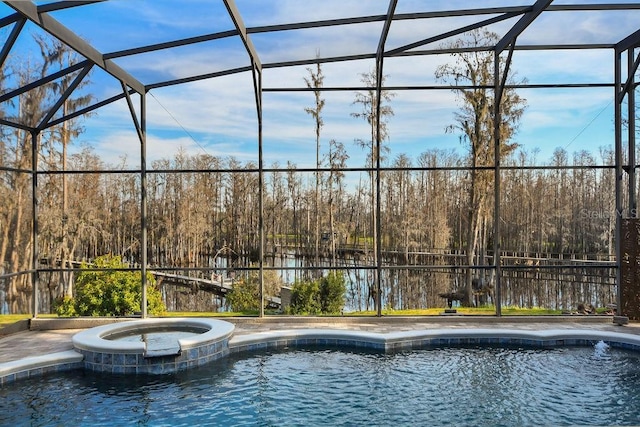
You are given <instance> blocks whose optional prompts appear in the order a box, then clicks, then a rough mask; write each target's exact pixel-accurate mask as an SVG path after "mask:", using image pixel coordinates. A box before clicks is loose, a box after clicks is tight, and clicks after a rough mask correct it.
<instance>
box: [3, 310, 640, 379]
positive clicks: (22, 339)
mask: <svg viewBox="0 0 640 427" xmlns="http://www.w3.org/2000/svg"><path fill="white" fill-rule="evenodd" d="M216 319H220V320H226V321H228V322H230V323H232V324H233V325H234V326H235V330H234V332H233V337H232V339H231V341H230V347H231V345H232V344H233V345H234V346H236V347H240V346H243V345H248V343H252V344H253V343H256V342H265V341H269V340H271V341H274V340H278V339H283V337H284V338H287V339H291V338H292V337H293V338H295V337H298V338H299V339H302V338H305V337H311V336H314V331H317V332H318V333H319V334H327V333H328V334H333V335H334V336H336V337H341V332H342V335H344V336H345V337H347V339H349V337H352V336H356V335H360V336H364V337H365V339H366V337H369V338H371V339H379V338H380V337H382V340H385V341H386V340H387V339H390V340H393V339H396V340H397V339H398V337H400V338H402V339H404V340H407V339H410V338H411V337H420V338H424V337H434V336H442V335H447V334H452V335H460V334H471V335H473V334H474V333H477V334H484V335H485V336H488V335H491V334H492V332H491V331H495V332H496V333H497V334H501V333H503V332H505V331H506V332H508V333H511V334H516V335H517V334H522V336H523V337H528V334H532V335H533V336H534V338H540V337H542V338H543V339H546V338H545V337H556V336H558V337H560V338H564V337H563V335H567V336H569V334H573V332H574V331H575V332H578V335H577V336H578V337H583V336H584V337H589V336H591V335H593V336H594V337H603V336H612V337H614V336H617V337H618V338H619V337H620V336H622V335H624V336H630V340H631V341H633V342H634V345H636V344H635V343H636V342H638V343H640V323H635V322H631V323H629V324H627V325H624V326H619V325H617V324H614V323H613V318H612V317H611V316H580V315H569V316H544V317H541V316H535V317H529V316H503V317H495V316H469V315H443V316H428V317H427V316H421V317H419V316H416V317H404V316H403V317H400V316H398V317H396V316H384V317H348V316H347V317H286V316H268V317H264V318H216ZM126 320H134V319H108V318H101V319H100V318H92V319H82V318H74V319H45V318H37V319H31V320H30V321H29V322H28V323H29V325H28V329H27V330H22V331H19V332H15V333H12V334H9V335H6V336H0V384H2V383H4V382H5V381H2V378H4V379H5V380H7V376H8V375H16V374H17V373H19V372H31V373H25V374H24V375H23V376H32V375H34V374H37V373H38V372H40V371H42V372H45V371H47V370H46V368H51V367H54V368H55V367H56V366H64V365H65V364H66V365H67V367H68V366H71V365H74V364H76V365H78V364H80V363H81V362H82V357H81V355H79V354H78V353H77V352H75V351H74V347H73V343H72V337H73V335H75V334H76V333H78V332H80V331H81V330H84V329H87V328H90V327H94V326H98V325H100V324H105V323H110V322H114V321H126ZM474 331H475V332H474ZM434 334H435V335H434ZM316 335H317V334H316ZM387 337H389V338H387ZM305 339H306V338H305ZM627 341H629V340H627ZM78 356H80V357H78ZM74 366H75V365H74ZM49 370H52V369H49ZM53 370H55V369H53ZM21 377H22V376H20V375H17V376H16V377H15V378H13V379H17V378H21ZM10 380H11V379H9V380H7V381H6V382H10Z"/></svg>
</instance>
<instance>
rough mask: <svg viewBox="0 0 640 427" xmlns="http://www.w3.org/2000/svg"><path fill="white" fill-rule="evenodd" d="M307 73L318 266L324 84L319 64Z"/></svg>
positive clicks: (317, 55)
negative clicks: (313, 142)
mask: <svg viewBox="0 0 640 427" xmlns="http://www.w3.org/2000/svg"><path fill="white" fill-rule="evenodd" d="M319 57H320V54H319V53H316V58H319ZM307 72H308V73H309V76H308V77H305V78H304V82H305V83H306V85H307V87H308V88H309V89H313V95H314V100H315V104H314V106H313V107H312V108H308V107H307V108H305V109H304V111H305V112H306V113H307V114H309V115H311V117H313V120H314V125H315V135H316V173H315V178H316V182H315V184H316V186H315V187H316V188H315V217H316V218H315V233H314V234H315V236H314V243H315V245H314V250H315V260H316V262H315V263H316V266H318V265H320V218H321V216H322V209H321V203H320V185H321V181H322V173H321V172H320V170H319V169H320V166H321V163H320V162H321V159H320V131H321V130H322V126H323V125H324V122H323V120H322V109H323V108H324V103H325V101H324V99H323V98H322V85H323V83H324V75H323V74H322V68H321V67H320V62H318V63H316V69H315V71H314V70H313V69H312V68H307Z"/></svg>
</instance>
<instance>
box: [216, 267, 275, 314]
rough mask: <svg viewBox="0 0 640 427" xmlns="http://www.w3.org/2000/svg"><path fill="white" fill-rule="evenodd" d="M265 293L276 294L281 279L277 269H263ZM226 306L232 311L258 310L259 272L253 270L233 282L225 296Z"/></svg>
mask: <svg viewBox="0 0 640 427" xmlns="http://www.w3.org/2000/svg"><path fill="white" fill-rule="evenodd" d="M263 279H264V293H265V295H278V294H279V293H280V288H281V287H282V280H281V279H280V276H279V275H278V272H277V271H273V270H267V271H263ZM225 301H226V304H227V307H230V308H231V309H232V310H233V311H240V312H256V311H259V310H260V272H258V271H253V272H251V273H250V274H249V276H248V277H247V278H245V279H239V280H237V281H236V282H234V284H233V289H232V290H231V291H230V292H229V293H228V294H227V296H226V297H225ZM265 304H266V302H265Z"/></svg>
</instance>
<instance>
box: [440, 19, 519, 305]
mask: <svg viewBox="0 0 640 427" xmlns="http://www.w3.org/2000/svg"><path fill="white" fill-rule="evenodd" d="M498 40H499V38H498V35H497V34H495V33H492V32H489V31H487V30H474V31H471V32H469V33H466V34H465V37H464V38H460V39H458V40H456V41H455V42H453V43H452V45H451V46H448V47H450V48H454V49H456V48H462V47H466V48H469V47H471V48H478V47H483V46H491V45H494V44H495V42H497V41H498ZM493 55H494V54H493V53H492V52H487V51H479V50H473V49H472V50H471V51H470V52H460V51H458V52H456V53H453V54H452V56H453V57H454V58H455V61H454V62H453V63H447V64H444V65H441V66H439V67H438V68H437V69H436V78H437V79H439V80H441V81H444V82H447V83H450V84H451V85H452V86H454V87H455V86H458V85H469V86H471V88H470V89H468V88H460V87H458V88H454V90H455V93H456V95H457V96H458V97H459V99H460V100H461V102H462V105H461V107H460V110H459V111H458V112H456V113H455V120H456V124H454V125H451V126H449V127H448V130H449V131H451V132H453V131H460V132H462V135H463V140H464V142H465V143H466V144H468V145H469V168H470V169H469V184H468V204H467V209H468V210H467V231H466V256H467V264H468V265H469V266H473V265H475V264H477V263H478V262H480V263H483V262H484V260H483V259H482V257H481V258H480V259H479V260H476V255H477V251H478V250H480V252H484V248H485V246H486V236H487V228H486V227H487V224H488V223H489V221H488V220H489V209H490V206H489V204H488V203H487V202H488V200H489V197H488V196H489V194H490V190H491V188H492V186H493V182H492V175H491V172H490V171H488V170H482V169H479V168H482V167H487V166H492V165H493V158H494V145H495V143H494V131H493V129H494V119H495V113H494V112H495V108H494V96H492V95H493V94H492V91H491V90H488V89H486V88H487V87H492V85H493V84H494V73H495V72H500V73H501V74H502V73H503V72H504V68H505V63H504V60H500V62H499V63H500V70H494V56H493ZM508 81H509V83H512V82H513V74H512V75H511V77H510V78H509V79H508ZM525 107H526V100H525V99H523V98H521V97H520V96H519V95H518V93H517V92H516V91H515V90H514V89H510V88H505V90H504V91H503V95H502V98H501V103H500V123H499V133H500V144H501V145H500V156H502V157H504V156H507V155H509V154H510V153H512V152H513V151H514V150H515V149H516V147H517V144H516V143H513V142H511V139H512V138H513V136H514V134H515V132H516V130H517V128H518V125H519V121H520V118H521V116H522V113H523V112H524V109H525ZM472 279H473V271H472V269H471V268H469V269H468V270H467V278H466V285H465V289H464V291H465V300H466V301H464V303H465V304H467V305H471V304H472V293H473V289H472Z"/></svg>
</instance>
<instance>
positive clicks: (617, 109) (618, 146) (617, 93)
mask: <svg viewBox="0 0 640 427" xmlns="http://www.w3.org/2000/svg"><path fill="white" fill-rule="evenodd" d="M621 61H622V58H621V52H620V51H618V50H617V49H616V50H615V57H614V74H615V83H614V86H613V87H614V101H615V102H614V117H615V143H614V144H615V174H616V176H615V205H616V206H615V209H616V229H615V249H616V285H617V286H618V292H617V298H616V306H617V312H616V314H617V315H618V316H620V315H622V313H621V309H622V268H621V267H622V215H623V212H622V99H623V97H622V64H621Z"/></svg>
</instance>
